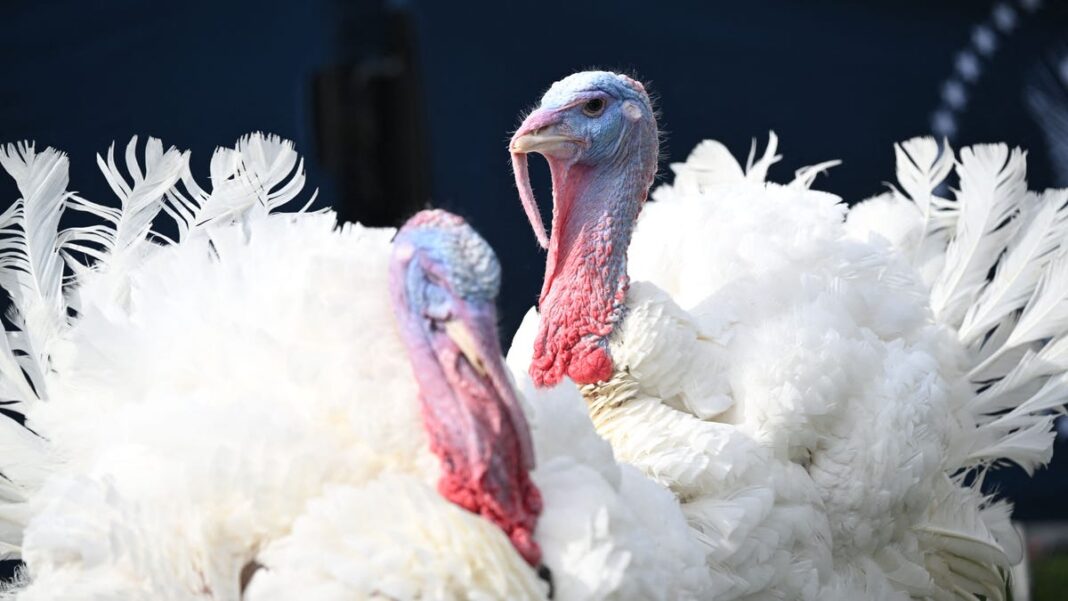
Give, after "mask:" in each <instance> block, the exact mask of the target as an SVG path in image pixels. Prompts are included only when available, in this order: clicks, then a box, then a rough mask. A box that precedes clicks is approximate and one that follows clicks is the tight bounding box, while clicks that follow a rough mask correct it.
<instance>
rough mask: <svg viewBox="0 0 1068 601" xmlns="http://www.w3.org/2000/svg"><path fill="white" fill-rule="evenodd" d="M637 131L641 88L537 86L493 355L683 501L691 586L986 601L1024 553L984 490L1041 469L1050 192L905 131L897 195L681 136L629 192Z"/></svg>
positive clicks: (1059, 398)
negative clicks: (530, 265) (568, 402)
mask: <svg viewBox="0 0 1068 601" xmlns="http://www.w3.org/2000/svg"><path fill="white" fill-rule="evenodd" d="M658 141H659V140H658V132H657V124H656V118H655V113H654V110H653V107H652V105H651V103H650V100H649V96H648V94H647V93H646V91H645V89H644V87H643V86H642V84H641V83H639V82H638V81H636V80H634V79H632V78H630V77H627V76H623V75H618V74H615V73H610V72H603V71H596V72H583V73H577V74H574V75H571V76H569V77H567V78H565V79H563V80H561V81H558V82H556V83H555V84H553V85H552V87H551V88H550V89H549V90H548V91H547V92H546V93H545V95H544V96H543V98H542V99H541V102H540V104H539V106H538V107H537V108H536V109H535V110H534V111H533V112H531V113H530V114H529V115H528V116H527V117H526V118H525V119H524V120H523V122H522V124H521V125H520V127H519V128H518V130H517V131H516V132H515V134H514V136H513V137H512V139H511V142H510V145H509V148H510V152H511V155H512V164H513V170H514V174H515V178H516V185H517V188H518V191H519V196H520V200H521V202H522V206H523V207H524V209H525V211H526V213H527V216H528V218H529V220H530V222H531V225H532V226H533V229H534V232H535V234H536V237H537V239H538V241H539V242H540V243H541V245H542V246H544V247H547V249H548V256H547V264H546V271H545V279H544V283H543V287H542V291H541V295H540V299H539V304H538V310H537V311H535V310H533V309H532V310H531V311H530V312H529V313H528V315H527V318H526V319H525V320H524V322H523V325H522V326H521V327H520V330H519V332H518V333H517V334H516V336H515V339H514V341H513V343H512V349H513V352H515V350H516V349H527V350H526V351H524V352H526V353H528V354H529V355H530V357H531V361H530V363H529V364H528V370H529V378H528V379H527V384H526V387H527V394H528V396H530V397H532V398H536V397H537V395H539V394H550V393H553V391H556V390H559V389H560V388H565V389H566V388H569V387H572V386H574V385H575V384H577V385H579V386H581V390H582V394H583V396H584V397H585V399H586V402H587V404H588V410H589V413H590V416H591V418H592V420H593V422H594V424H595V425H596V428H597V431H598V432H599V433H600V434H601V435H602V436H604V437H605V438H606V439H607V440H608V441H609V442H610V443H611V445H612V448H613V450H614V451H615V453H616V456H617V457H618V458H619V459H620V460H621V461H624V462H627V463H630V464H632V465H634V466H636V467H638V468H639V469H641V470H642V472H644V473H645V474H646V475H648V476H649V477H650V478H652V479H654V480H656V481H657V482H659V483H661V484H662V485H663V486H664V487H666V488H668V489H670V490H671V491H672V492H673V493H674V494H675V495H676V497H677V498H678V499H679V501H680V503H681V504H682V507H683V511H684V513H685V514H686V516H687V521H688V523H689V524H690V526H691V528H692V529H693V530H694V532H695V534H696V536H697V537H698V538H699V540H700V541H701V543H702V545H703V547H704V552H705V559H706V563H707V565H708V568H709V572H710V574H711V577H712V580H713V583H712V586H711V587H710V589H709V590H708V591H707V594H708V598H714V599H717V600H727V599H747V600H755V599H821V600H826V599H842V600H855V599H877V600H898V599H934V600H939V601H941V600H947V601H948V600H954V599H961V600H972V599H977V598H983V599H988V600H990V599H1004V598H1005V590H1006V580H1007V579H1008V578H1009V576H1008V574H1009V570H1010V569H1011V566H1012V565H1013V564H1014V563H1016V562H1018V561H1019V560H1020V557H1021V555H1022V548H1021V541H1020V540H1019V538H1018V536H1017V534H1016V532H1015V531H1014V529H1013V527H1012V526H1011V524H1010V521H1009V518H1010V513H1011V507H1010V506H1009V504H1008V503H1007V502H1005V501H1003V500H999V499H997V498H996V497H994V496H988V495H986V494H984V492H982V484H983V481H984V477H985V475H986V474H987V473H988V472H989V471H990V470H991V469H993V468H995V467H996V466H999V465H1001V464H1006V463H1015V464H1017V465H1019V466H1021V467H1023V468H1024V469H1025V470H1027V471H1028V472H1031V471H1032V470H1034V469H1036V468H1037V467H1039V466H1041V465H1043V464H1045V463H1046V462H1048V461H1049V459H1050V457H1051V453H1052V442H1053V438H1054V433H1053V424H1054V420H1055V418H1056V414H1057V413H1058V412H1060V411H1061V410H1062V406H1063V404H1064V402H1065V399H1066V397H1068V374H1066V371H1068V343H1066V338H1068V336H1066V332H1068V246H1066V245H1063V244H1062V241H1063V240H1065V239H1066V236H1068V207H1066V204H1068V191H1066V190H1048V191H1045V192H1030V191H1028V190H1027V185H1026V180H1025V177H1026V154H1025V153H1024V152H1023V151H1021V150H1019V149H1011V150H1010V149H1009V148H1007V147H1006V146H1004V145H981V146H974V147H970V148H963V149H961V150H960V152H959V154H956V153H954V151H953V150H952V149H951V148H950V147H949V146H948V144H943V145H941V147H940V146H939V144H938V143H937V142H936V141H935V140H933V139H929V138H916V139H912V140H909V141H907V142H904V143H902V144H899V145H897V146H896V147H895V151H896V153H897V180H898V185H897V186H891V187H890V189H889V191H887V192H886V193H884V194H881V195H879V196H877V197H875V198H872V199H869V200H867V201H865V202H862V203H860V204H858V205H857V206H855V207H854V208H853V209H852V210H849V209H848V207H847V205H846V204H844V203H843V202H842V201H841V199H839V198H838V197H836V196H834V195H831V194H828V193H824V192H819V191H815V190H812V189H811V185H812V183H813V180H814V179H815V177H816V176H817V175H818V174H819V173H821V172H822V171H824V170H826V169H827V168H828V167H831V166H833V165H834V164H836V162H835V161H831V162H828V163H823V164H820V165H816V166H813V167H809V168H805V169H801V170H799V171H798V172H797V174H796V176H795V177H794V178H793V180H792V181H790V182H789V183H787V184H783V185H780V184H776V183H772V182H769V181H767V175H768V171H769V168H770V167H771V166H772V165H773V164H774V163H775V162H777V161H778V160H779V159H780V156H779V155H778V154H777V149H778V141H777V139H776V137H775V135H774V134H772V135H771V137H770V140H769V143H768V145H767V148H766V150H765V151H764V152H763V153H760V154H759V155H758V153H757V152H756V148H755V146H754V148H753V149H752V150H751V151H750V154H749V158H748V160H747V161H746V163H745V166H744V167H743V166H742V165H741V164H740V163H739V162H738V161H736V160H735V159H734V158H733V157H732V156H731V155H730V153H729V152H728V151H727V149H726V148H725V147H724V146H723V145H722V144H720V143H718V142H715V141H705V142H703V143H701V144H700V145H698V146H697V148H695V149H694V151H693V152H692V153H691V154H690V156H689V158H688V159H687V160H686V162H685V163H682V164H676V165H672V170H673V171H674V181H673V182H671V183H668V184H664V185H662V186H660V187H659V188H657V189H656V190H655V191H653V194H652V199H653V200H652V201H651V202H649V203H646V197H647V195H648V191H649V189H650V187H651V186H652V183H653V179H654V176H655V174H656V170H657V161H658ZM530 153H538V154H541V155H543V156H544V157H545V159H546V160H547V162H548V165H549V169H550V171H551V176H552V193H553V213H552V215H553V220H552V229H551V235H547V234H546V233H545V228H544V226H543V225H542V220H541V216H540V214H539V210H538V206H537V204H536V201H535V196H534V193H533V190H532V186H531V183H530V177H529V171H528V164H527V161H528V158H527V157H528V155H529V154H530ZM952 172H955V174H956V181H955V183H954V185H955V186H956V189H955V190H953V191H952V194H951V195H947V194H945V193H944V192H942V189H943V186H945V185H947V184H948V183H951V182H950V174H951V173H952ZM947 196H949V197H947ZM639 215H640V217H639ZM572 382H574V384H572Z"/></svg>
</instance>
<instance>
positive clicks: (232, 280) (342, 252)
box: [0, 135, 708, 601]
mask: <svg viewBox="0 0 1068 601" xmlns="http://www.w3.org/2000/svg"><path fill="white" fill-rule="evenodd" d="M135 144H136V143H135V142H132V143H131V145H130V147H129V148H128V152H127V168H128V170H129V171H130V176H131V178H132V180H133V181H132V182H131V181H130V178H127V179H123V176H122V175H121V174H120V172H119V171H118V169H117V168H116V167H115V165H114V162H113V161H112V160H111V157H110V153H109V157H108V160H107V161H106V162H105V161H101V165H102V168H103V169H104V171H105V174H106V175H107V177H108V179H109V182H111V184H112V187H113V188H114V189H115V190H116V192H117V193H119V196H120V198H121V200H122V207H121V209H112V208H108V207H105V206H102V205H97V204H93V203H90V202H88V201H85V200H82V199H80V198H75V197H73V196H72V195H71V194H70V193H67V192H66V191H65V190H66V185H65V184H66V166H67V162H66V161H67V160H66V157H65V156H63V155H62V154H60V153H58V152H56V151H54V150H52V149H48V150H45V151H43V152H40V153H35V152H34V151H33V150H32V148H30V147H23V148H20V149H14V148H11V147H8V149H7V150H6V151H5V153H4V154H3V157H4V158H5V162H4V166H5V168H6V169H7V170H8V172H9V173H11V174H12V175H13V176H14V177H15V178H16V181H17V183H18V184H19V186H20V190H21V192H22V196H23V201H22V203H23V204H20V205H18V206H16V207H15V208H14V209H13V210H12V211H9V212H8V213H7V214H5V222H4V232H5V233H6V234H7V237H6V238H5V244H6V246H5V247H4V252H5V253H6V254H4V255H3V256H2V257H3V260H4V261H5V262H4V263H3V268H4V271H3V275H4V277H6V278H8V280H5V283H7V282H13V284H6V285H11V286H14V287H13V288H11V289H12V291H13V292H15V293H16V294H15V295H14V300H15V305H16V308H17V309H18V311H19V316H21V317H16V319H15V322H16V324H17V325H18V330H17V331H11V332H7V333H6V334H7V335H6V336H0V339H2V340H3V341H5V343H7V344H10V346H11V348H12V349H33V350H34V351H35V352H33V353H29V352H27V353H13V352H11V351H10V350H9V349H6V348H5V349H0V350H2V351H4V352H0V363H2V366H0V367H2V374H3V379H2V380H0V382H2V385H3V389H2V390H3V392H4V394H5V398H7V399H11V400H17V401H19V402H20V405H18V408H19V409H20V410H21V411H22V412H24V414H25V415H26V418H27V426H29V427H30V428H32V430H33V431H34V432H35V433H36V434H37V435H39V437H38V436H34V435H33V434H30V433H29V432H27V431H26V430H24V429H22V428H20V427H19V426H18V425H16V424H15V423H14V422H13V421H11V420H7V419H4V420H2V421H0V424H2V431H0V445H2V446H3V450H4V452H3V453H0V471H2V473H3V474H4V476H5V477H6V479H5V480H3V481H2V485H0V497H2V499H3V501H4V503H5V504H3V505H2V506H0V520H2V522H0V523H2V525H3V528H2V530H0V534H2V536H3V543H4V545H5V547H4V548H5V549H6V551H7V555H9V556H14V555H20V556H21V557H22V558H23V559H24V560H25V561H26V563H27V569H26V574H25V576H26V579H25V581H24V582H22V583H21V584H20V585H19V587H17V588H16V589H15V590H13V591H11V592H10V593H9V596H12V597H14V598H17V599H21V600H27V601H29V600H36V599H60V598H62V599H131V600H132V599H146V598H153V599H219V600H222V599H239V598H243V599H247V600H250V601H254V600H261V599H262V600H267V599H295V598H300V599H357V598H390V599H416V598H419V599H503V598H507V599H541V598H545V596H546V594H547V592H548V587H547V585H546V583H545V582H543V581H542V580H541V579H539V578H538V576H537V574H536V573H535V571H534V570H533V569H532V568H531V567H530V566H529V565H528V564H527V563H526V562H525V561H524V560H523V558H522V557H521V556H520V555H519V554H518V553H517V552H516V551H515V549H513V547H512V545H511V544H510V543H509V541H508V538H507V537H506V536H505V535H504V534H503V533H502V532H501V531H500V530H499V529H498V528H497V527H496V526H495V525H494V524H492V523H490V522H488V521H485V520H483V519H482V518H480V517H478V516H476V515H474V514H471V513H468V512H466V511H464V510H463V509H460V508H459V507H457V506H454V505H452V504H451V503H449V502H447V501H445V500H444V499H443V498H441V497H440V496H439V495H438V494H437V492H436V491H435V490H434V482H435V478H436V476H437V473H438V467H437V460H436V458H435V457H434V456H433V455H432V454H430V452H429V450H428V448H427V444H428V441H427V436H426V434H425V432H424V430H423V428H422V426H421V421H420V415H419V405H418V403H417V402H416V395H417V390H416V385H415V383H414V381H413V379H412V375H411V366H410V364H409V362H408V360H407V357H406V355H405V351H404V347H403V345H402V342H401V339H400V337H399V335H398V334H397V332H396V331H395V326H394V321H393V317H392V311H391V309H390V304H389V302H390V301H389V296H388V294H387V292H386V281H387V275H388V274H387V266H388V264H387V261H388V259H389V253H390V239H391V238H392V236H393V230H388V229H368V228H364V227H361V226H359V225H351V226H343V227H341V228H336V227H335V217H334V215H333V214H332V213H308V212H299V213H296V214H286V213H272V210H273V209H275V208H276V207H278V206H280V205H282V204H284V203H286V202H290V201H292V200H294V199H295V198H296V197H297V196H298V193H299V191H300V188H301V185H302V183H303V172H302V169H301V167H300V164H299V162H298V157H297V156H296V154H295V153H294V152H293V150H292V146H291V145H290V144H289V143H287V142H283V141H281V140H279V139H277V138H273V137H264V136H261V135H253V136H249V137H246V138H243V139H242V140H241V141H239V143H238V145H237V147H236V148H235V149H232V150H231V149H221V150H219V151H217V152H216V154H215V155H214V157H213V158H212V162H211V170H212V174H211V175H212V178H211V179H212V189H211V190H210V191H205V190H202V189H200V187H199V186H198V185H197V184H196V182H195V181H194V180H193V179H192V176H191V175H190V173H189V171H188V155H187V154H183V153H180V152H178V151H177V150H174V149H171V150H168V151H166V152H164V151H163V150H162V145H161V144H160V143H159V142H158V141H157V140H150V141H149V142H148V145H147V148H146V151H145V155H146V156H145V160H144V172H142V171H141V169H142V168H141V167H140V165H139V161H138V159H137V157H136V156H135V154H136V153H135V149H136V146H135ZM57 199H58V200H57ZM64 205H67V206H70V207H72V208H76V209H84V210H88V211H90V212H91V213H94V214H96V215H99V216H100V217H102V218H104V219H105V220H106V221H108V224H106V225H104V226H97V227H94V228H90V229H85V230H66V231H63V232H60V233H59V234H58V237H57V236H56V226H57V224H58V214H59V213H60V212H61V211H62V209H63V207H64ZM161 210H163V211H166V212H167V213H169V214H170V215H172V216H174V217H176V218H177V220H178V223H179V233H180V236H179V239H178V240H177V241H175V242H168V241H166V240H164V239H163V238H162V237H161V236H158V235H154V234H153V233H151V232H150V229H149V227H150V224H151V222H152V219H153V218H154V217H155V216H156V214H157V213H159V212H160V211H161ZM35 212H36V213H35ZM41 213H45V214H46V215H45V216H40V214H41ZM24 232H25V233H24ZM24 240H25V241H24ZM27 249H28V250H27ZM72 253H80V254H84V255H89V256H90V257H91V258H93V259H96V262H95V264H94V265H93V266H92V267H88V268H87V267H83V266H80V265H79V264H76V263H74V261H75V259H74V257H73V256H72ZM59 257H66V258H68V259H69V260H70V262H71V264H72V266H73V269H74V272H75V273H76V277H75V279H74V280H72V281H70V282H68V283H67V285H66V286H64V287H63V289H62V292H63V294H62V295H61V294H60V288H59V280H58V279H56V278H58V277H59V275H61V274H62V265H58V266H57V263H56V262H57V261H59ZM42 262H43V263H42ZM39 264H40V265H43V267H39ZM46 284H47V286H46ZM22 290H25V291H26V294H25V295H20V294H19V291H22ZM31 293H32V294H31ZM68 307H70V308H72V309H76V316H74V317H69V316H68ZM38 313H40V314H41V315H38ZM18 366H21V367H22V368H23V369H25V370H26V372H27V374H28V377H29V379H28V380H27V379H26V378H25V377H24V376H23V375H22V373H21V371H20V370H19V369H18ZM31 384H32V388H31ZM35 391H39V392H40V393H41V394H40V397H41V398H37V394H36V393H35ZM529 413H530V418H529V419H530V422H531V424H532V427H533V435H534V443H535V447H536V453H537V459H538V466H537V469H536V471H535V472H534V473H533V477H534V480H535V482H536V483H537V484H538V486H539V487H540V489H541V491H542V494H543V497H544V501H545V509H544V512H543V515H542V517H541V521H540V522H539V527H538V530H537V531H536V538H537V540H538V542H539V543H540V545H541V547H542V550H543V554H544V562H545V563H546V565H547V566H548V567H549V568H550V569H551V570H552V574H553V580H554V584H555V588H556V595H555V598H557V599H676V598H694V597H696V596H697V594H698V591H701V590H703V589H704V587H705V585H704V583H705V582H706V581H707V578H708V574H707V572H706V570H705V569H704V566H703V557H702V554H701V551H700V549H699V547H698V546H697V545H696V544H695V541H694V539H693V538H692V537H691V536H690V534H689V529H688V528H687V527H686V525H685V522H684V519H683V516H682V514H681V512H680V511H679V507H678V503H677V502H676V500H675V499H674V498H673V496H672V495H671V494H670V493H668V492H667V491H665V490H663V489H662V488H661V487H659V486H657V485H655V484H654V483H652V482H649V481H647V480H646V479H645V478H644V477H643V476H641V475H640V474H639V473H637V471H636V470H634V469H633V468H630V467H628V466H620V465H618V464H617V463H616V462H615V460H614V458H613V456H612V452H611V450H610V448H609V447H608V445H607V444H606V443H605V442H604V441H602V440H601V439H599V438H598V437H597V436H596V434H595V433H594V431H593V428H592V425H591V424H590V422H589V420H588V418H587V417H586V415H585V411H584V410H583V405H582V401H581V398H580V396H579V395H578V394H577V392H576V391H575V390H574V389H572V390H571V391H570V392H569V391H566V390H565V391H561V392H559V393H557V394H555V395H553V396H552V397H551V398H548V399H545V401H544V403H542V404H540V405H538V406H536V407H531V408H530V411H529ZM244 581H247V582H244ZM246 584H247V588H245V585H246ZM243 588H244V591H242V589H243Z"/></svg>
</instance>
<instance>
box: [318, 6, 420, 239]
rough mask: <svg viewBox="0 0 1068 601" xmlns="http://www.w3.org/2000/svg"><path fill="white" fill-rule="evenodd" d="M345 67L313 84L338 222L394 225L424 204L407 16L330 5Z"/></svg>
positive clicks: (411, 25)
mask: <svg viewBox="0 0 1068 601" xmlns="http://www.w3.org/2000/svg"><path fill="white" fill-rule="evenodd" d="M336 13H337V14H338V19H337V23H336V27H337V29H338V31H339V32H341V33H340V36H339V46H340V49H339V51H338V53H339V54H340V55H341V56H342V57H343V58H344V62H343V63H341V64H339V65H336V66H331V67H328V68H326V69H325V70H323V71H322V72H320V73H319V74H318V75H317V76H316V78H315V82H314V92H315V93H314V99H315V100H314V119H315V133H316V142H317V150H318V153H319V158H320V160H321V161H322V163H323V166H324V167H325V168H326V169H327V170H328V171H329V172H330V173H331V174H332V175H333V176H334V177H335V178H336V179H337V187H338V196H339V198H342V199H344V202H341V203H339V204H337V205H336V208H337V211H338V218H339V219H341V220H344V221H359V222H361V223H363V224H365V225H371V226H399V225H401V223H403V221H404V220H405V218H407V217H408V216H409V215H411V214H412V213H415V212H416V211H418V210H419V209H421V208H423V207H424V206H425V205H427V203H428V202H429V199H430V196H431V195H430V164H429V157H428V148H427V128H426V119H425V110H424V106H423V91H422V88H421V85H420V77H419V71H418V68H417V64H418V57H417V56H416V31H415V22H414V16H413V14H412V13H411V12H410V11H405V10H396V9H390V8H386V7H384V6H375V5H373V4H369V3H364V4H361V3H358V2H337V3H336Z"/></svg>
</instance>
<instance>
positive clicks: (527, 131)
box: [508, 109, 582, 154]
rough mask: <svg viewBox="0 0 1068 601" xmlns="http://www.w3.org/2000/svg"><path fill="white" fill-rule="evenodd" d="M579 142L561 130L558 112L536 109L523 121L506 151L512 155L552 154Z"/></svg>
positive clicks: (577, 138) (579, 139)
mask: <svg viewBox="0 0 1068 601" xmlns="http://www.w3.org/2000/svg"><path fill="white" fill-rule="evenodd" d="M581 141H582V139H581V138H579V137H577V136H574V135H571V134H570V133H569V132H567V131H564V130H563V128H562V126H561V122H560V111H559V110H556V109H553V110H550V109H538V110H536V111H534V112H533V113H531V114H530V115H528V116H527V118H526V119H524V120H523V123H522V125H520V126H519V129H517V130H516V132H515V135H513V136H512V141H511V142H510V143H509V144H508V151H509V152H511V153H513V154H527V153H530V152H540V153H542V154H552V153H553V152H555V151H557V150H561V149H563V148H565V147H569V146H570V145H571V144H575V143H579V142H581Z"/></svg>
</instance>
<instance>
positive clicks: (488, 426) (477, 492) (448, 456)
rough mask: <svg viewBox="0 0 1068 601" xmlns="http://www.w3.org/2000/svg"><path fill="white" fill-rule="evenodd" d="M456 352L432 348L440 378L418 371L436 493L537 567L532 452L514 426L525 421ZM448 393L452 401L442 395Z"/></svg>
mask: <svg viewBox="0 0 1068 601" xmlns="http://www.w3.org/2000/svg"><path fill="white" fill-rule="evenodd" d="M456 355H457V351H456V350H455V349H444V350H442V351H439V352H438V358H439V360H440V361H442V362H441V363H439V365H442V366H444V368H445V371H446V372H451V373H448V374H447V375H446V377H445V378H442V379H433V378H425V377H424V378H420V380H421V386H420V394H419V398H420V401H421V405H422V414H423V424H424V426H425V427H426V431H427V435H428V437H429V438H430V450H431V452H433V453H434V454H435V455H437V456H438V459H439V460H440V462H441V476H440V478H439V480H438V493H439V494H441V496H442V497H444V498H445V499H448V500H449V501H451V502H452V503H455V504H456V505H459V506H460V507H463V508H464V509H466V510H468V511H470V512H472V513H476V514H479V515H481V516H483V517H485V518H486V519H488V520H490V521H492V522H493V523H494V524H496V525H497V526H498V527H499V528H500V529H501V530H503V531H504V533H505V534H506V535H508V538H509V539H510V540H511V541H512V545H513V546H514V547H515V548H516V550H517V551H519V553H520V555H522V556H523V558H524V559H526V560H527V562H528V563H530V565H533V566H537V565H539V564H540V563H541V548H540V547H539V546H538V544H537V542H535V541H534V530H535V528H536V526H537V521H538V515H539V514H540V513H541V509H542V501H541V493H540V492H539V491H538V488H537V486H535V484H534V483H533V482H532V481H531V479H530V473H529V471H528V470H529V469H530V467H531V466H530V465H529V464H531V463H532V462H533V458H532V457H531V456H529V455H528V454H527V453H525V452H524V449H523V448H522V444H521V440H522V439H521V433H520V432H518V431H517V429H518V428H526V427H527V424H526V422H525V421H524V422H523V423H522V424H515V423H513V421H512V419H511V416H510V415H509V412H508V411H507V410H506V408H505V407H504V406H502V404H501V402H500V401H499V399H498V395H497V393H496V391H495V390H494V387H493V386H489V385H488V383H487V382H486V380H485V379H483V378H480V377H479V376H478V375H477V374H476V373H475V372H474V369H473V368H472V367H471V365H470V364H469V363H467V362H466V361H462V360H460V359H459V358H456ZM435 367H437V365H426V366H425V368H429V369H434V368H435ZM416 368H417V369H423V367H421V366H419V365H416ZM428 380H432V381H433V384H430V385H428ZM448 380H452V381H453V382H454V384H452V385H449V384H448V383H447V382H448ZM456 383H460V386H462V387H463V390H462V391H460V392H459V394H456V392H455V391H453V390H452V387H453V386H456ZM504 384H505V385H508V382H507V380H506V381H505V382H504ZM453 395H455V396H453ZM450 398H451V399H454V400H455V402H447V401H444V402H443V400H444V399H450Z"/></svg>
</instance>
